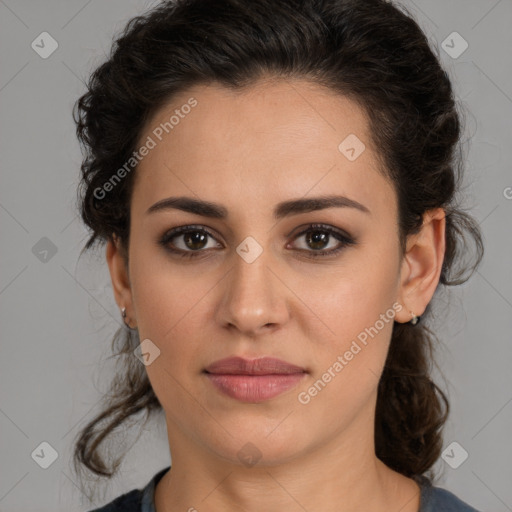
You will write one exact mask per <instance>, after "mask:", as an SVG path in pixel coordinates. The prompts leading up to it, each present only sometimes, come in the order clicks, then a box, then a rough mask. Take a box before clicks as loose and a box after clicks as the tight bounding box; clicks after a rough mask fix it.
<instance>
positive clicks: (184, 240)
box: [159, 226, 219, 257]
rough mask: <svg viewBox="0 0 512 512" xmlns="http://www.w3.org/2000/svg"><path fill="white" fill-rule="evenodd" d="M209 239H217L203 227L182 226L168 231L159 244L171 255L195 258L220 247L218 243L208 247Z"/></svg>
mask: <svg viewBox="0 0 512 512" xmlns="http://www.w3.org/2000/svg"><path fill="white" fill-rule="evenodd" d="M209 238H211V239H213V240H215V237H214V236H213V235H212V234H211V233H209V232H208V231H206V230H205V229H204V228H202V227H195V226H181V227H179V228H175V229H171V230H170V231H168V232H167V233H166V234H165V235H164V236H163V237H162V239H161V240H160V242H159V243H160V244H161V245H162V246H163V247H164V248H165V249H166V250H167V251H169V252H171V253H175V254H179V255H180V256H183V257H195V256H196V255H199V254H198V253H203V252H206V249H210V248H218V247H219V244H218V243H217V244H213V245H212V246H211V247H208V242H209ZM196 253H197V254H196Z"/></svg>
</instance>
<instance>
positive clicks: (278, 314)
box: [217, 250, 291, 337]
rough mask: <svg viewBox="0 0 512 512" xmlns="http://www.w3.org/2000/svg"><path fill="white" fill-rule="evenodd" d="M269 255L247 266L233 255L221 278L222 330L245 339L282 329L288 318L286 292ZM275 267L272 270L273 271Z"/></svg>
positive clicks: (219, 313) (220, 309) (218, 312)
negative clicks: (228, 269) (236, 332)
mask: <svg viewBox="0 0 512 512" xmlns="http://www.w3.org/2000/svg"><path fill="white" fill-rule="evenodd" d="M272 259H273V258H272V255H271V254H270V251H269V250H264V251H263V252H262V253H261V254H260V256H258V258H256V260H254V261H252V262H251V263H248V262H247V261H246V260H244V258H242V257H241V256H239V255H238V253H235V254H234V256H233V260H234V262H233V267H232V268H231V270H230V271H228V273H227V275H226V276H225V278H224V280H223V281H224V285H223V286H222V287H221V289H220V292H221V294H222V298H221V300H220V303H219V307H218V309H217V320H218V322H219V323H220V325H222V326H223V327H225V328H228V329H236V330H237V331H239V333H242V334H244V335H245V336H248V337H255V336H257V335H259V334H264V333H268V332H271V331H274V330H277V329H279V328H281V327H282V326H283V325H284V324H285V323H286V322H287V320H288V318H289V311H288V305H289V304H288V296H289V295H288V294H291V292H290V291H289V289H288V288H287V287H286V286H285V284H283V283H282V281H281V280H280V279H279V278H278V277H277V275H276V274H277V272H276V271H277V268H276V265H272ZM272 267H274V268H272Z"/></svg>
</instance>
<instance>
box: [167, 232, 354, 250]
mask: <svg viewBox="0 0 512 512" xmlns="http://www.w3.org/2000/svg"><path fill="white" fill-rule="evenodd" d="M310 231H322V232H324V233H328V234H329V235H332V236H333V237H334V238H335V239H336V240H338V241H340V242H341V245H340V246H339V247H337V248H336V249H329V250H327V251H313V250H311V251H308V250H306V249H300V250H301V251H305V252H308V253H310V255H308V256H307V257H308V258H319V257H324V256H325V257H327V256H334V255H335V254H338V253H339V252H340V251H342V250H343V249H344V248H346V247H349V246H352V245H355V244H356V241H355V240H354V239H353V238H351V237H350V236H348V235H346V234H344V233H343V232H341V231H339V230H337V229H334V228H332V227H330V226H328V225H325V224H310V225H309V226H308V227H307V228H306V229H304V230H303V231H301V232H300V233H298V234H297V235H295V238H294V240H295V239H297V238H299V237H301V236H302V235H305V234H306V233H309V232H310ZM196 232H199V233H203V234H206V235H208V236H210V237H212V238H214V239H215V236H214V235H213V234H212V233H210V232H209V231H208V230H207V229H205V228H204V227H201V226H195V225H189V226H180V227H178V228H175V229H171V230H170V231H168V232H166V233H165V234H164V236H163V237H162V238H161V239H160V240H159V244H160V245H162V246H163V247H164V249H165V250H166V251H168V252H170V253H172V254H175V255H177V256H179V257H181V258H197V257H201V256H200V253H202V252H206V250H202V249H199V250H197V251H183V250H182V249H172V248H171V246H170V245H169V242H170V241H171V240H172V239H173V238H176V237H177V236H179V235H182V234H184V233H196Z"/></svg>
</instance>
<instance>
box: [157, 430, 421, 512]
mask: <svg viewBox="0 0 512 512" xmlns="http://www.w3.org/2000/svg"><path fill="white" fill-rule="evenodd" d="M366 424H368V422H367V421H366ZM355 427H357V426H356V425H353V426H352V428H349V429H348V430H352V432H349V431H348V430H346V431H344V432H343V433H341V434H339V435H333V436H332V438H331V440H330V442H327V443H325V444H324V445H322V446H315V447H314V448H311V449H310V450H309V451H307V452H305V453H301V454H298V455H296V456H294V457H293V459H288V460H287V461H286V462H283V461H282V460H281V461H279V463H277V462H272V461H268V460H267V461H266V462H261V463H260V462H259V463H257V464H256V465H254V466H252V467H246V466H244V465H242V464H240V463H239V462H238V461H237V462H238V463H237V462H235V461H232V460H226V459H225V458H222V457H220V456H217V455H216V454H213V453H212V452H210V451H208V452H207V451H206V450H204V449H200V448H198V446H197V444H196V443H194V442H193V440H191V439H190V438H188V437H187V436H185V435H180V436H179V439H178V438H173V439H171V436H170V440H169V445H170V446H171V447H173V448H172V468H171V470H170V471H168V472H167V473H166V474H165V475H164V477H163V478H162V479H161V480H160V482H159V483H158V484H157V487H156V491H155V507H156V512H166V511H170V510H187V511H188V510H190V511H191V512H194V510H208V511H209V512H221V511H222V512H226V511H231V510H233V511H235V510H237V511H238V510H247V511H250V510H251V511H252V510H265V511H266V512H282V510H283V509H284V510H287V511H290V512H295V511H297V512H304V511H305V510H307V511H312V510H322V511H325V512H335V511H336V512H349V511H350V512H352V511H353V510H365V511H366V512H373V511H375V512H377V511H382V510H400V512H418V511H419V508H420V488H419V486H418V484H417V483H416V482H415V481H414V480H413V479H410V478H407V477H405V476H403V475H401V474H399V473H397V472H395V471H393V470H391V469H390V468H389V467H387V466H386V465H385V464H384V463H382V462H381V461H380V460H379V459H378V458H377V457H376V456H375V450H374V441H373V429H370V430H369V431H367V432H366V433H365V435H361V432H364V431H361V430H358V429H357V428H355ZM170 430H171V431H172V432H173V433H176V431H177V430H176V428H175V427H174V426H173V428H172V429H170Z"/></svg>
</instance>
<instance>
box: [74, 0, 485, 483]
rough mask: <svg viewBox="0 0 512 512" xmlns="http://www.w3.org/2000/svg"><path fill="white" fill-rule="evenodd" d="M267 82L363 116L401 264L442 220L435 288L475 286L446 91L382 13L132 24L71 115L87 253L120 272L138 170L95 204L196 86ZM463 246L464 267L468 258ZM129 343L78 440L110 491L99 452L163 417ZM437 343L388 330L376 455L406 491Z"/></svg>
mask: <svg viewBox="0 0 512 512" xmlns="http://www.w3.org/2000/svg"><path fill="white" fill-rule="evenodd" d="M267 77H275V78H281V79H287V78H301V79H307V80H309V81H311V82H312V83H315V84H318V85H321V86H323V87H326V88H328V89H329V90H332V91H335V92H337V93H339V94H340V95H343V96H346V97H348V98H350V99H352V100H353V101H355V102H357V104H358V105H359V106H360V107H361V108H362V109H363V111H364V112H365V113H366V115H367V116H368V119H369V122H370V127H371V137H372V141H373V143H374V145H375V147H377V148H378V151H379V159H380V163H381V169H382V173H383V174H384V175H385V176H386V177H387V178H388V179H389V180H390V181H391V182H392V184H393V186H394V188H395V190H396V194H397V199H398V217H399V218H398V224H399V233H400V246H401V248H402V254H403V251H404V249H405V242H406V239H407V236H408V235H410V234H412V233H417V232H418V231H419V229H420V228H421V225H422V221H423V218H424V214H425V212H427V211H428V210H431V209H434V208H438V207H441V208H443V209H444V210H445V212H446V233H445V236H446V240H445V242H446V251H445V255H444V260H443V265H442V270H441V276H440V282H439V285H438V288H439V287H440V286H441V285H443V286H452V285H458V284H461V283H463V282H465V281H466V280H467V279H469V277H470V276H471V275H472V274H473V272H474V271H475V270H476V268H477V266H478V265H479V264H480V261H481V259H482V257H483V242H482V235H481V232H480V229H479V226H478V224H477V223H476V221H475V220H474V219H473V218H472V217H471V216H470V215H469V214H468V213H467V212H466V211H464V210H463V209H462V207H461V206H460V202H459V199H458V192H459V190H460V188H461V185H462V178H463V167H464V165H463V158H462V156H461V155H462V152H461V144H460V142H461V140H460V139H461V131H462V123H461V115H460V113H459V111H458V110H459V109H458V105H457V104H456V102H455V98H454V93H453V90H452V85H451V82H450V79H449V77H448V74H447V73H446V72H445V71H444V70H443V68H442V66H441V64H440V58H439V55H438V54H437V50H436V51H434V50H433V49H432V48H431V47H430V45H429V42H428V40H427V37H426V36H425V34H424V33H423V31H422V30H421V29H420V27H419V25H418V24H417V22H416V21H414V19H413V17H412V16H411V15H410V13H408V12H407V11H406V9H405V8H400V9H399V8H398V7H397V6H394V5H393V4H392V3H391V2H389V1H385V0H366V1H364V2H361V1H359V0H279V1H276V0H251V1H244V0H209V1H204V0H175V1H164V2H162V3H160V4H158V5H157V6H155V7H153V8H152V9H150V10H148V11H147V12H146V13H144V14H143V15H140V16H137V17H135V18H132V19H131V20H130V21H129V22H128V23H127V25H126V26H125V28H124V29H123V31H122V33H121V34H120V35H119V37H117V39H116V40H115V41H114V44H113V46H112V49H111V53H110V56H109V58H108V60H106V61H105V62H104V63H103V64H101V65H100V66H99V67H98V68H97V69H96V70H95V71H94V72H93V73H92V75H91V76H90V77H89V80H88V83H87V92H86V93H85V94H83V96H81V97H80V98H79V100H77V102H76V104H75V108H74V110H73V118H74V120H75V123H76V125H77V129H76V131H77V136H78V139H79V141H80V144H81V149H82V152H83V154H84V158H83V162H82V166H81V182H80V187H79V191H78V196H79V202H80V212H81V217H82V219H83V221H84V223H85V224H86V225H87V226H88V228H89V229H90V231H91V233H90V238H89V239H88V241H87V243H86V245H85V246H84V248H83V249H82V252H83V251H84V250H87V249H90V248H91V247H93V246H95V245H96V244H99V243H105V242H106V241H108V240H113V239H114V238H117V239H119V241H120V242H121V247H122V249H123V253H124V256H125V258H126V261H127V258H128V251H127V247H128V238H129V230H130V218H129V211H130V208H129V205H130V198H131V192H132V189H133V183H134V176H135V173H136V170H134V171H133V172H131V173H129V174H128V175H127V176H126V178H124V179H123V180H122V181H120V183H119V184H117V185H116V186H115V187H114V188H113V189H112V190H111V191H110V192H109V194H108V198H107V199H102V200H98V198H97V197H96V196H97V194H95V190H97V189H98V187H101V186H102V185H103V184H104V183H105V182H106V181H108V180H109V178H110V177H111V176H112V171H113V169H117V168H119V167H121V166H122V165H123V163H124V162H126V161H127V160H128V159H129V158H130V156H131V155H132V153H133V152H134V150H135V149H136V147H137V143H138V141H139V138H140V137H141V133H143V129H144V127H145V126H146V123H147V122H148V120H150V119H151V118H152V116H153V115H154V114H155V113H156V112H157V111H158V110H159V109H160V108H161V107H162V106H163V105H165V104H168V103H169V101H171V100H172V98H173V97H174V96H175V95H176V94H178V93H180V92H182V91H185V90H186V89H187V88H188V87H190V86H192V85H196V84H209V83H218V84H221V85H223V86H224V87H228V88H230V89H232V90H234V89H237V90H241V89H242V88H244V87H247V86H250V85H251V84H254V83H256V82H257V81H258V80H260V79H263V78H267ZM135 169H136V168H135ZM468 241H472V242H473V245H474V251H473V252H474V258H473V261H472V263H471V261H469V262H468V261H463V258H462V256H463V255H466V254H467V253H468V248H469V243H468ZM436 291H437V290H436ZM431 303H432V301H431ZM431 303H429V305H428V306H427V309H426V311H425V314H424V315H423V318H425V317H427V320H428V317H429V316H432V311H431ZM427 323H428V322H427ZM137 338H138V336H137V335H135V336H133V337H132V336H130V333H129V332H127V331H125V330H124V329H120V330H118V331H117V333H116V335H115V337H114V340H113V342H112V349H113V351H114V352H115V354H116V355H118V356H119V357H120V359H119V361H122V365H123V366H122V371H119V373H116V375H115V377H114V379H113V381H112V384H111V392H110V393H108V395H107V397H106V403H105V406H104V408H103V410H102V412H101V413H100V414H98V415H97V416H96V417H95V418H94V419H92V420H91V421H90V422H89V423H88V424H87V425H86V426H85V427H84V428H83V429H82V430H81V431H80V432H79V434H78V435H77V439H76V442H75V446H74V459H73V460H74V463H75V469H77V470H78V469H79V468H80V467H81V465H83V466H85V467H87V468H88V469H89V470H90V471H92V472H93V473H95V474H96V475H97V476H105V477H111V476H112V475H113V474H114V473H115V472H116V471H117V468H118V466H119V464H120V461H121V459H122V457H124V454H123V455H121V456H120V457H119V458H118V459H117V460H115V461H113V462H111V461H108V462H106V461H105V458H104V457H103V456H102V454H101V450H100V448H101V444H102V443H103V441H105V439H106V438H107V437H108V436H110V435H111V434H112V433H113V432H114V430H115V429H116V427H118V426H119V425H121V424H123V423H124V422H125V421H126V420H127V419H129V418H130V417H132V416H134V415H136V414H138V413H140V412H145V413H146V414H147V415H148V416H149V414H150V413H151V412H152V411H157V410H161V404H160V403H159V401H158V399H157V397H156V396H155V394H154V392H153V389H152V387H151V384H150V382H149V380H148V377H147V374H146V372H145V369H144V367H143V365H141V364H139V362H138V361H135V359H136V358H134V357H133V354H132V352H133V349H134V347H135V344H136V343H137V342H138V340H137ZM435 340H436V337H435V335H434V333H433V332H432V331H431V330H430V329H429V328H428V326H427V325H425V322H424V321H422V322H421V323H420V324H418V325H417V326H412V325H411V324H400V323H397V322H395V323H394V326H393V332H392V338H391V343H390V348H389V352H388V355H387V359H386V363H385V367H384V370H383V373H382V376H381V378H380V381H379V384H378V397H377V406H376V416H375V449H376V455H377V457H378V458H379V459H380V460H382V461H383V462H384V463H385V464H386V465H387V466H389V467H390V468H392V469H393V470H395V471H397V472H400V473H401V474H403V475H405V476H408V477H415V476H419V475H422V474H424V473H427V474H428V475H430V478H432V476H431V473H432V470H431V467H432V466H433V464H434V463H435V461H436V460H437V459H438V457H439V456H440V453H441V449H442V428H443V426H444V424H445V422H446V420H447V417H448V414H449V410H450V406H449V401H448V399H447V397H446V395H445V394H444V393H443V391H442V390H441V389H440V388H439V387H438V386H437V385H436V384H435V383H434V382H433V380H432V378H431V372H432V367H433V365H434V364H435V361H434V357H433V355H434V348H435V346H434V341H435ZM116 341H117V342H118V346H117V347H116V346H115V342H116ZM424 476H425V475H424Z"/></svg>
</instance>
